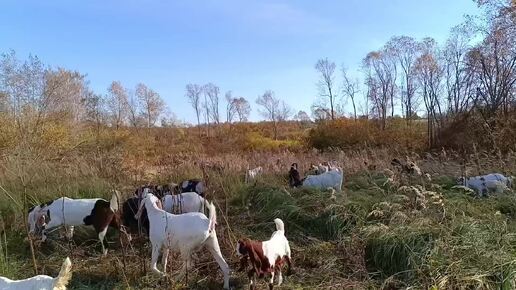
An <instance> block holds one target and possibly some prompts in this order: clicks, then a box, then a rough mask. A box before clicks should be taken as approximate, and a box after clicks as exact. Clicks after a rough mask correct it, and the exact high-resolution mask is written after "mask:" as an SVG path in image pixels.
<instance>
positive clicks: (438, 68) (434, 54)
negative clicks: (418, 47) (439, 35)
mask: <svg viewBox="0 0 516 290" xmlns="http://www.w3.org/2000/svg"><path fill="white" fill-rule="evenodd" d="M423 43H424V47H425V48H424V52H423V53H422V55H421V56H420V57H419V58H418V59H417V60H416V62H415V66H414V72H415V73H416V76H417V80H418V81H419V86H420V87H421V94H422V96H423V100H424V103H425V107H426V112H427V114H426V115H427V119H428V120H427V121H428V126H427V128H428V132H427V133H428V142H429V146H432V145H434V144H435V143H436V141H437V140H436V137H437V136H438V133H439V130H440V129H441V128H442V127H443V123H442V120H443V115H444V112H443V109H442V107H443V106H442V104H441V99H440V95H441V93H440V89H441V87H442V79H443V76H444V69H443V68H442V65H441V64H440V63H439V59H438V51H437V44H436V43H435V41H434V40H433V39H430V38H426V39H425V40H423Z"/></svg>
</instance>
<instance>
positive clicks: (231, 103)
mask: <svg viewBox="0 0 516 290" xmlns="http://www.w3.org/2000/svg"><path fill="white" fill-rule="evenodd" d="M225 98H226V122H227V123H231V122H233V119H234V118H235V116H236V114H237V112H236V99H235V98H233V95H232V92H231V91H227V92H226V95H225Z"/></svg>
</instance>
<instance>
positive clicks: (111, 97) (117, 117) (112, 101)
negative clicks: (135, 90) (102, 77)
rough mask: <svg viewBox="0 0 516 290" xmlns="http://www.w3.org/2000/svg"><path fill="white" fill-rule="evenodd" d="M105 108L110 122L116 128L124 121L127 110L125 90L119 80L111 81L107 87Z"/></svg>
mask: <svg viewBox="0 0 516 290" xmlns="http://www.w3.org/2000/svg"><path fill="white" fill-rule="evenodd" d="M107 108H108V111H109V115H110V119H111V123H112V125H113V126H115V128H116V129H117V130H118V129H119V128H120V127H121V126H123V125H124V124H125V123H126V120H127V115H128V111H129V109H128V98H127V90H126V89H125V88H124V87H123V86H122V84H121V83H120V82H119V81H113V82H112V83H111V85H110V86H109V87H108V97H107Z"/></svg>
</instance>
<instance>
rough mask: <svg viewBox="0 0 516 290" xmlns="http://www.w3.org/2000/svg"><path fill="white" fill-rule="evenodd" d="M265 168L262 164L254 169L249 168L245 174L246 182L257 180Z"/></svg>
mask: <svg viewBox="0 0 516 290" xmlns="http://www.w3.org/2000/svg"><path fill="white" fill-rule="evenodd" d="M262 171H263V168H262V167H261V166H258V167H256V168H253V169H248V170H247V172H246V174H245V182H246V183H249V182H251V181H253V180H255V179H256V178H257V177H258V176H259V175H260V174H262Z"/></svg>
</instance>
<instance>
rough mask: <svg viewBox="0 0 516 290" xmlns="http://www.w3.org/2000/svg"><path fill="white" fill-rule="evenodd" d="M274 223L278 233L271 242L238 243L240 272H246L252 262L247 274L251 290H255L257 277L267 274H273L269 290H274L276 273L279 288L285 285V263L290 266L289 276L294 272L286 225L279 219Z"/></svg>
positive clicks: (249, 241) (242, 241)
mask: <svg viewBox="0 0 516 290" xmlns="http://www.w3.org/2000/svg"><path fill="white" fill-rule="evenodd" d="M274 223H275V224H276V231H275V232H274V233H273V234H272V236H271V239H270V240H268V241H264V242H260V241H253V240H250V239H242V240H239V241H238V243H237V247H236V252H237V255H238V256H241V259H240V263H241V265H240V269H239V270H240V271H243V270H245V269H246V268H247V266H248V262H249V261H250V262H251V266H252V269H251V270H249V272H248V273H247V275H248V277H249V286H250V289H255V281H254V279H255V276H258V277H263V276H264V275H265V274H267V273H270V274H271V279H270V280H269V289H273V284H274V275H275V273H278V286H280V285H281V284H282V283H283V275H282V273H281V267H282V265H283V263H285V262H286V263H287V265H288V271H287V275H289V274H290V272H291V270H292V262H291V255H290V246H289V243H288V240H287V238H286V237H285V225H284V224H283V221H282V220H281V219H279V218H277V219H275V220H274Z"/></svg>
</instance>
